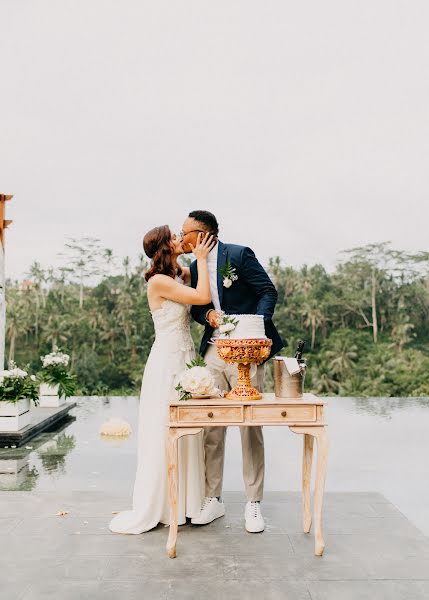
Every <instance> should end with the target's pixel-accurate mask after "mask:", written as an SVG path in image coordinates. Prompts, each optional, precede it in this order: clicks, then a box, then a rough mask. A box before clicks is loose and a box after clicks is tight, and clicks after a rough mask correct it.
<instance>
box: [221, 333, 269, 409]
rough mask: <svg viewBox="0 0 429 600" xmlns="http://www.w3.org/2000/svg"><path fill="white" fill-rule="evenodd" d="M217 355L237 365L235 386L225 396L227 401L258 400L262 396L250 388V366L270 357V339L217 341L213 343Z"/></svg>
mask: <svg viewBox="0 0 429 600" xmlns="http://www.w3.org/2000/svg"><path fill="white" fill-rule="evenodd" d="M214 343H215V345H216V350H217V353H218V355H219V356H220V358H221V359H222V360H224V361H225V362H226V363H229V364H235V363H237V367H238V380H237V385H236V386H235V387H234V388H232V390H231V391H230V392H229V393H228V394H226V395H225V398H227V399H228V400H260V399H261V398H262V394H260V393H259V392H258V390H257V389H255V388H254V387H253V386H252V383H251V380H250V365H251V364H252V363H254V364H256V365H260V364H261V363H262V362H263V361H264V360H266V359H267V358H268V357H269V355H270V348H271V346H272V343H273V342H272V340H270V339H247V340H245V339H243V340H230V339H227V338H225V339H217V340H215V341H214Z"/></svg>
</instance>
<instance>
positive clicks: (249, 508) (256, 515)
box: [244, 502, 265, 533]
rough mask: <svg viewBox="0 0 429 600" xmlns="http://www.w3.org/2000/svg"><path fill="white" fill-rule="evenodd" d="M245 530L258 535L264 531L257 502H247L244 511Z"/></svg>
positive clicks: (263, 522) (262, 518) (259, 506)
mask: <svg viewBox="0 0 429 600" xmlns="http://www.w3.org/2000/svg"><path fill="white" fill-rule="evenodd" d="M244 518H245V519H246V529H247V531H248V532H249V533H259V532H261V531H264V529H265V521H264V517H263V516H262V513H261V505H260V503H259V502H248V503H247V504H246V509H245V511H244Z"/></svg>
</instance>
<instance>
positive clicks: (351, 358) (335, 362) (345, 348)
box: [324, 337, 358, 379]
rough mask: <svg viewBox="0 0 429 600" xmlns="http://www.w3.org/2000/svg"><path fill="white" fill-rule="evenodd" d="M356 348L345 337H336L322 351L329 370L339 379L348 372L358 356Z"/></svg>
mask: <svg viewBox="0 0 429 600" xmlns="http://www.w3.org/2000/svg"><path fill="white" fill-rule="evenodd" d="M357 350H358V348H357V346H356V344H353V343H350V341H349V340H347V338H344V337H343V338H337V339H336V340H335V341H334V344H333V345H332V346H331V347H330V349H329V350H326V351H325V352H324V357H325V358H326V360H327V361H328V368H329V370H330V372H331V373H332V374H333V375H335V376H337V377H338V378H339V379H342V378H343V377H344V376H345V375H346V374H347V373H350V371H351V370H352V368H353V364H354V363H355V361H356V360H357V357H358V353H357Z"/></svg>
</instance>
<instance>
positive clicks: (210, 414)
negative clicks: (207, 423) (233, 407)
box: [207, 411, 213, 419]
mask: <svg viewBox="0 0 429 600" xmlns="http://www.w3.org/2000/svg"><path fill="white" fill-rule="evenodd" d="M207 416H208V417H209V419H212V418H213V413H212V412H211V411H210V412H209V413H208V414H207Z"/></svg>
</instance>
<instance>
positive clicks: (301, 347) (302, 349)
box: [294, 340, 305, 362]
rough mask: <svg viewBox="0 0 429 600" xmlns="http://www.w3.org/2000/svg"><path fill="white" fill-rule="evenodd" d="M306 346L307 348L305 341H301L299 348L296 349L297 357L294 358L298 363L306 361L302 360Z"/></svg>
mask: <svg viewBox="0 0 429 600" xmlns="http://www.w3.org/2000/svg"><path fill="white" fill-rule="evenodd" d="M304 346H305V340H299V342H298V346H297V347H296V350H295V356H294V358H296V359H297V361H298V362H300V361H301V360H302V361H304V359H303V358H302V354H303V352H304Z"/></svg>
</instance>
